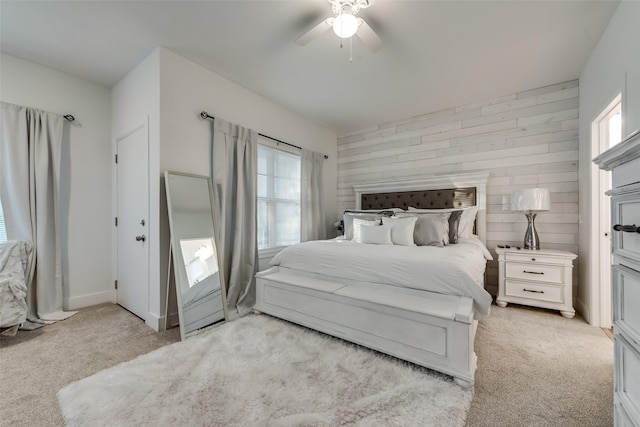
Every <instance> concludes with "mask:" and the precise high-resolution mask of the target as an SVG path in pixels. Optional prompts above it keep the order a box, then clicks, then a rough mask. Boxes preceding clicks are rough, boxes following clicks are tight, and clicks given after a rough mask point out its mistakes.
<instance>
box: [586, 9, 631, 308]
mask: <svg viewBox="0 0 640 427" xmlns="http://www.w3.org/2000/svg"><path fill="white" fill-rule="evenodd" d="M639 21H640V2H636V1H622V2H620V5H619V6H618V9H617V10H616V12H615V14H614V15H613V17H612V18H611V21H610V22H609V26H608V27H607V29H606V31H605V32H604V34H603V35H602V37H601V38H600V41H599V43H598V45H597V46H596V47H595V49H594V50H593V51H592V52H591V55H590V56H589V59H588V61H587V63H586V65H585V67H584V68H583V70H582V73H581V75H580V127H579V129H580V162H579V163H580V171H579V174H580V217H581V223H580V254H579V256H580V259H581V262H580V266H581V268H580V282H581V284H582V285H581V286H580V294H579V300H580V303H581V305H582V306H581V307H579V308H580V309H581V311H582V313H583V315H584V316H585V318H587V320H590V319H589V318H590V312H589V307H590V305H591V303H592V298H591V290H592V286H591V285H592V281H591V275H592V272H593V269H594V268H597V251H596V248H592V247H591V245H590V239H589V236H592V235H593V233H594V232H597V228H595V227H597V224H595V222H594V221H593V220H592V213H591V207H590V206H591V202H592V200H595V198H596V197H598V195H597V193H596V192H597V184H596V185H594V183H596V180H597V167H596V166H595V165H593V163H592V161H591V160H592V159H593V158H594V157H595V156H596V155H597V154H598V153H597V152H596V151H595V150H592V147H591V123H592V121H593V120H594V119H595V118H596V116H597V115H598V114H599V113H600V112H601V111H602V110H603V109H604V108H605V107H606V106H607V105H608V104H609V103H610V102H611V101H612V100H613V99H614V98H615V96H616V95H617V94H619V93H621V94H622V115H623V135H627V134H629V133H631V132H632V131H634V130H636V129H638V128H640V55H639V53H638V52H639V46H640V45H639V42H638V41H639V40H640V25H638V22H639Z"/></svg>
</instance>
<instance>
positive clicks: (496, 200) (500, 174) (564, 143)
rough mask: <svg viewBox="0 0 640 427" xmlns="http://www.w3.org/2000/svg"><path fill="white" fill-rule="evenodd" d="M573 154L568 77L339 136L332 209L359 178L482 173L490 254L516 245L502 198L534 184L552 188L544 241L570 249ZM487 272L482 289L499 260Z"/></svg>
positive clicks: (572, 85) (491, 285)
mask: <svg viewBox="0 0 640 427" xmlns="http://www.w3.org/2000/svg"><path fill="white" fill-rule="evenodd" d="M577 159H578V81H577V80H574V81H571V82H566V83H561V84H557V85H552V86H547V87H543V88H538V89H533V90H528V91H523V92H518V93H513V94H510V95H506V96H502V97H499V98H496V99H492V100H488V101H485V102H478V103H474V104H470V105H464V106H460V107H457V108H451V109H448V110H444V111H437V112H434V113H429V114H424V115H422V116H418V117H412V118H408V119H406V120H401V121H396V122H392V123H383V124H380V125H378V126H375V127H373V128H368V129H363V130H360V131H354V132H349V133H346V134H343V135H341V136H340V138H339V139H338V207H339V209H340V210H341V211H342V210H344V209H348V208H354V207H355V195H354V191H353V185H354V184H357V183H364V182H370V181H397V180H403V179H417V178H420V177H421V176H424V175H430V174H447V173H455V172H471V171H488V172H490V176H489V181H488V183H487V247H488V248H489V249H490V250H491V251H492V252H493V249H494V248H495V246H496V245H498V244H500V243H502V244H505V243H506V244H510V245H518V246H522V243H523V238H524V234H525V230H526V225H527V223H526V218H525V216H524V214H520V213H514V212H511V211H510V210H509V207H508V206H505V202H508V201H509V200H510V195H511V192H512V191H513V190H515V189H520V188H529V187H536V186H540V187H546V188H549V189H550V191H551V211H550V212H543V213H540V214H539V215H538V218H537V219H536V226H537V229H538V233H539V235H540V241H541V242H542V247H544V248H555V249H566V250H569V251H572V252H574V253H575V252H577V251H578V213H577V212H578V164H577ZM494 255H495V252H494ZM487 272H488V274H487V276H488V277H487V288H488V290H489V291H491V292H494V293H495V292H496V289H497V277H498V272H497V262H495V261H494V262H490V263H489V264H488V268H487ZM575 286H576V284H574V287H575ZM574 295H575V293H574Z"/></svg>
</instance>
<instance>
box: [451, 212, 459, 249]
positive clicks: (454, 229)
mask: <svg viewBox="0 0 640 427" xmlns="http://www.w3.org/2000/svg"><path fill="white" fill-rule="evenodd" d="M461 217H462V211H461V210H460V211H453V212H451V215H449V244H450V245H451V244H455V243H458V226H459V225H460V218H461Z"/></svg>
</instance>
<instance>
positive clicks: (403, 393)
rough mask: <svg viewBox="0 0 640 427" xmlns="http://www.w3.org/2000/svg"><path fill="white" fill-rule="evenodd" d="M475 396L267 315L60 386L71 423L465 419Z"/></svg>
mask: <svg viewBox="0 0 640 427" xmlns="http://www.w3.org/2000/svg"><path fill="white" fill-rule="evenodd" d="M472 397H473V392H472V390H470V389H463V388H461V387H460V386H458V385H457V384H456V383H454V382H453V380H452V379H451V377H449V376H447V375H443V374H439V373H437V372H434V371H432V370H429V369H425V368H420V367H419V366H416V365H414V364H411V363H407V362H403V361H401V360H399V359H396V358H394V357H389V356H386V355H383V354H381V353H378V352H375V351H372V350H368V349H365V348H363V347H360V346H357V345H354V344H351V343H348V342H346V341H343V340H340V339H337V338H333V337H330V336H329V335H325V334H321V333H319V332H316V331H313V330H311V329H307V328H304V327H302V326H298V325H295V324H293V323H289V322H285V321H282V320H279V319H276V318H274V317H271V316H267V315H264V314H260V315H249V316H245V317H243V318H241V319H237V320H235V321H233V322H229V323H226V324H224V325H220V326H218V327H216V328H213V329H210V330H208V331H206V332H204V333H202V334H200V335H198V336H195V337H193V338H189V339H188V340H187V341H184V342H180V343H175V344H172V345H170V346H166V347H164V348H161V349H158V350H156V351H153V352H151V353H149V354H145V355H143V356H140V357H138V358H136V359H134V360H132V361H130V362H127V363H122V364H120V365H118V366H114V367H113V368H110V369H106V370H104V371H101V372H98V373H97V374H95V375H92V376H90V377H88V378H85V379H82V380H80V381H77V382H75V383H72V384H70V385H69V386H67V387H65V388H63V389H62V390H60V392H59V393H58V398H59V401H60V407H61V408H62V413H63V415H64V419H65V421H66V422H67V423H68V425H69V426H70V427H71V426H78V427H82V426H101V425H105V421H106V422H107V424H108V425H115V426H119V427H126V426H130V427H142V426H149V427H155V426H180V425H188V426H209V427H227V426H236V427H244V426H256V427H259V426H273V427H297V426H309V427H311V426H314V427H332V426H396V427H405V426H414V425H427V426H438V425H447V426H451V427H455V426H457V427H463V426H464V423H465V420H466V418H467V412H468V410H469V406H470V405H471V399H472ZM132 402H135V405H132V404H131V403H132Z"/></svg>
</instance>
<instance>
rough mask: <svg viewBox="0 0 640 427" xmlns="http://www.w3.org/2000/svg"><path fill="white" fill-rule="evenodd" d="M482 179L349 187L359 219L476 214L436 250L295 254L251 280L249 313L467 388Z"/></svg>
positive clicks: (312, 249) (297, 250) (356, 247)
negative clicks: (432, 212)
mask: <svg viewBox="0 0 640 427" xmlns="http://www.w3.org/2000/svg"><path fill="white" fill-rule="evenodd" d="M487 178H488V173H466V174H456V175H446V176H444V175H437V176H430V177H426V178H423V179H420V180H411V181H396V182H378V183H369V184H366V185H358V186H354V193H355V195H356V209H357V210H363V209H366V210H374V211H375V210H384V209H388V208H409V207H414V208H426V209H447V208H456V209H457V208H469V207H471V206H476V207H477V214H476V217H475V223H474V224H473V227H474V231H473V233H474V234H473V235H472V236H469V237H467V238H463V239H461V240H460V241H459V242H458V243H457V244H450V245H447V246H442V247H434V246H417V247H416V246H414V247H406V246H397V245H363V244H362V243H356V242H354V241H352V240H348V239H333V240H328V241H317V242H305V243H301V244H299V245H293V246H291V247H289V248H287V249H285V250H283V251H282V252H280V253H279V254H278V255H276V257H274V259H273V260H272V264H274V266H273V267H271V268H269V269H268V270H265V271H262V272H259V273H258V274H257V275H256V305H255V309H256V310H257V311H260V312H263V313H266V314H269V315H272V316H275V317H279V318H282V319H285V320H289V321H291V322H294V323H298V324H300V325H303V326H306V327H309V328H312V329H316V330H318V331H321V332H324V333H327V334H330V335H333V336H336V337H339V338H342V339H345V340H348V341H351V342H354V343H357V344H360V345H363V346H365V347H368V348H372V349H374V350H378V351H380V352H383V353H386V354H389V355H392V356H395V357H398V358H400V359H403V360H407V361H409V362H412V363H415V364H418V365H421V366H424V367H427V368H430V369H433V370H436V371H439V372H442V373H445V374H448V375H451V376H452V377H453V378H454V380H455V381H456V382H457V383H458V384H460V385H461V386H463V387H470V386H472V385H473V382H474V374H475V370H476V360H477V359H476V355H475V352H474V338H475V333H476V327H477V321H478V319H481V318H483V317H485V316H487V315H488V314H489V306H490V304H491V296H490V295H489V294H488V293H487V292H486V291H485V290H484V272H485V267H486V260H487V259H491V255H490V254H489V253H488V251H487V250H486V247H485V246H484V243H485V242H486V220H485V214H486V181H487ZM474 210H475V208H474ZM398 215H401V214H398Z"/></svg>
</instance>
